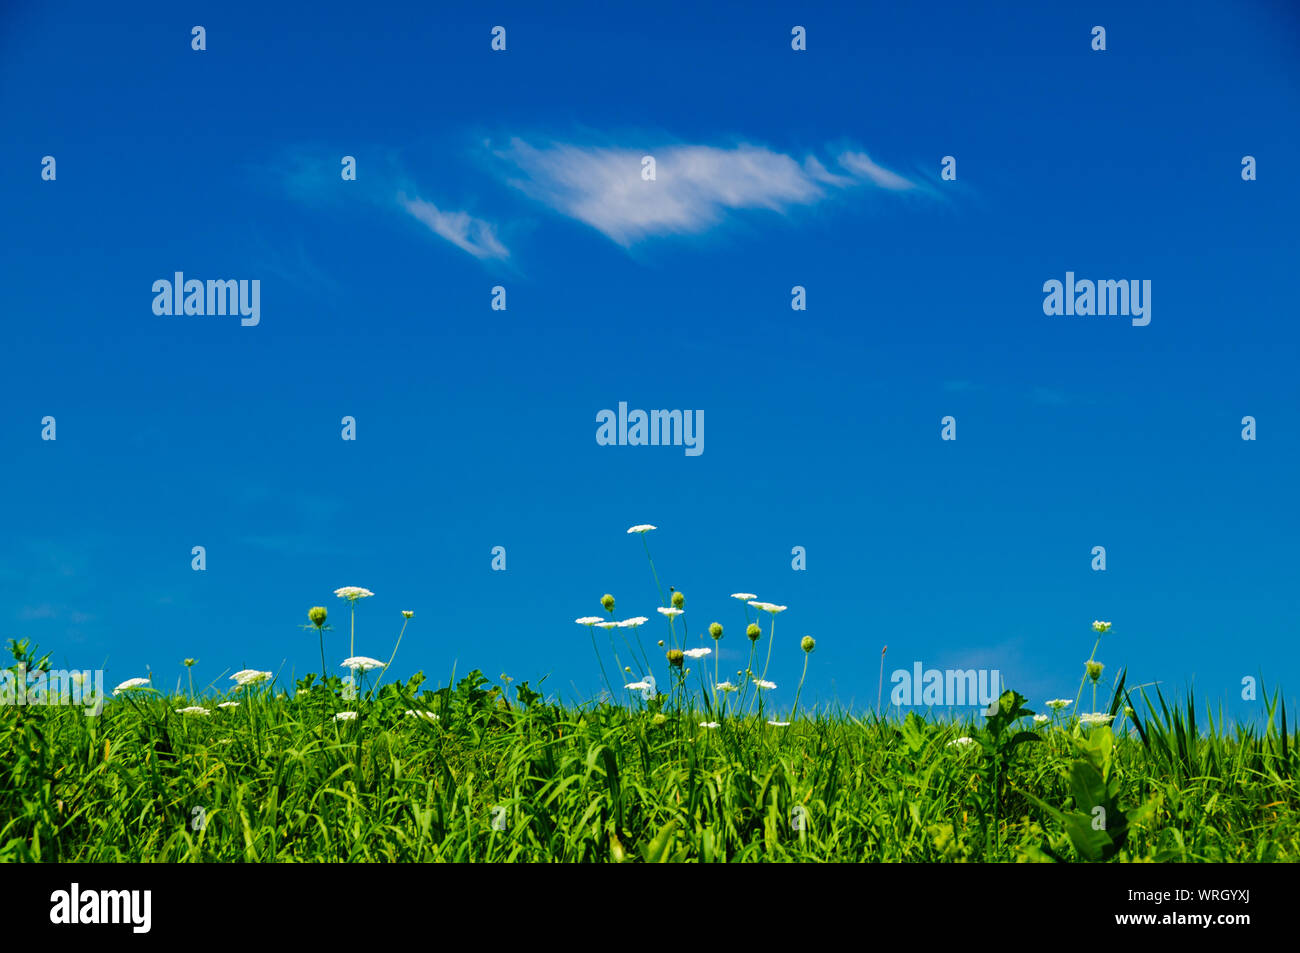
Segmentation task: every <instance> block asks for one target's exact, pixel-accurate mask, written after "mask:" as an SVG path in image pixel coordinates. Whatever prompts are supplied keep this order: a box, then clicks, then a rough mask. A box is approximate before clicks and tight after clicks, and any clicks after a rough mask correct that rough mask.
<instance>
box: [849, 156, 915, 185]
mask: <svg viewBox="0 0 1300 953" xmlns="http://www.w3.org/2000/svg"><path fill="white" fill-rule="evenodd" d="M839 164H840V168H842V169H847V170H848V171H849V172H851V173H852V174H853V175H855V176H857V177H858V178H862V179H867V180H868V181H870V182H873V183H875V184H876V185H878V186H880V187H881V188H882V189H890V190H891V191H894V192H902V191H904V190H906V189H911V188H915V185H914V183H912V182H909V181H908V180H907V179H905V178H903V177H902V176H901V175H899V174H898V173H896V172H890V171H889V170H888V169H886V168H884V167H883V166H880V165H877V164H876V163H874V162H872V161H871V157H870V156H868V155H867V154H866V153H863V152H845V153H844V154H842V155H841V156H840V157H839Z"/></svg>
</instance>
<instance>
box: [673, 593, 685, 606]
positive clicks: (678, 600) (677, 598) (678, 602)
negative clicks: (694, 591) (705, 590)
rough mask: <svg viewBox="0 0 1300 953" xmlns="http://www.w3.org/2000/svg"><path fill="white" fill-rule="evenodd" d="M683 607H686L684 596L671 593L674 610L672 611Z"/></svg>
mask: <svg viewBox="0 0 1300 953" xmlns="http://www.w3.org/2000/svg"><path fill="white" fill-rule="evenodd" d="M684 605H686V597H685V596H684V595H682V594H681V593H680V592H674V593H673V608H674V609H680V608H681V607H682V606H684Z"/></svg>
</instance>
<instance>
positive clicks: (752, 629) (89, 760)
mask: <svg viewBox="0 0 1300 953" xmlns="http://www.w3.org/2000/svg"><path fill="white" fill-rule="evenodd" d="M653 529H654V527H653V526H648V525H641V526H634V527H632V528H631V529H629V530H628V533H639V534H640V536H641V539H642V542H643V543H644V541H645V536H646V534H647V533H648V532H649V531H651V530H653ZM645 554H646V558H647V560H648V562H649V565H650V570H651V573H652V574H653V576H654V580H655V585H656V587H657V588H659V601H660V603H661V605H660V606H659V607H658V608H657V612H658V613H660V614H661V615H662V616H663V617H664V619H663V622H664V629H665V631H664V636H665V638H664V639H662V640H659V639H656V640H655V641H656V643H657V645H656V646H655V647H653V648H651V649H650V651H649V652H647V650H646V646H645V640H644V639H643V638H642V629H643V628H645V627H646V626H647V624H648V623H649V621H650V620H649V619H647V618H646V617H644V616H636V617H632V618H629V619H623V620H616V617H615V600H614V597H613V596H612V595H608V594H607V595H605V596H603V597H602V598H601V599H600V600H599V604H600V606H601V608H602V610H603V611H604V613H605V615H603V616H584V617H582V618H579V619H577V620H575V621H576V622H577V623H578V624H579V625H581V626H582V627H583V628H584V629H585V631H586V634H587V635H588V636H589V637H590V640H591V646H592V650H593V652H594V654H595V656H596V666H597V667H598V668H599V671H600V672H601V675H602V677H603V678H604V682H605V685H606V690H605V691H604V692H602V693H601V696H600V697H599V698H597V699H595V700H592V701H589V702H586V703H577V702H575V703H570V704H561V703H559V702H558V701H557V700H555V699H554V698H548V697H546V696H545V695H544V694H543V693H542V692H540V691H538V690H536V689H535V688H533V687H530V686H529V684H528V682H523V683H521V684H519V685H514V684H513V680H511V679H509V678H508V677H506V676H504V675H503V676H502V678H501V683H500V684H498V685H493V684H491V683H490V682H489V680H488V679H487V678H485V677H484V676H483V674H482V673H481V672H479V671H473V672H470V673H469V674H468V675H466V676H464V677H461V678H457V677H456V676H455V675H454V674H453V675H452V677H451V678H450V679H449V681H448V684H446V685H445V686H441V687H438V688H430V687H428V685H427V684H426V682H425V679H424V677H423V676H422V675H416V676H414V677H412V678H410V679H408V680H407V681H405V682H397V681H394V680H391V679H388V680H386V679H385V676H386V675H388V674H389V673H390V672H391V671H392V666H393V663H394V659H395V658H396V656H397V653H398V651H399V650H400V648H401V644H402V639H403V637H404V636H405V633H406V629H407V626H408V624H409V623H410V621H411V619H412V617H413V615H414V613H413V612H402V613H401V615H402V617H403V618H402V622H401V630H400V632H399V633H398V635H397V639H396V643H395V644H394V646H393V650H392V653H391V655H390V656H389V659H388V661H387V662H384V661H381V660H379V659H374V658H369V657H366V656H358V655H356V654H355V647H356V629H357V625H356V623H357V610H358V604H359V603H362V602H363V600H364V599H366V598H368V597H369V596H371V595H373V593H371V592H370V591H369V590H366V589H362V588H359V587H343V588H341V589H338V590H335V595H336V596H338V597H339V598H340V599H342V600H344V602H343V605H344V606H345V607H346V611H348V613H349V619H348V628H347V631H348V647H349V656H348V658H346V659H344V660H343V662H342V664H341V665H340V666H339V667H341V668H345V669H347V670H349V671H350V672H351V673H352V674H351V675H349V676H348V677H347V678H346V679H343V678H339V677H337V676H335V675H330V674H329V672H330V671H331V670H332V669H331V666H330V664H329V663H328V662H327V659H326V654H327V653H326V648H325V645H326V633H327V632H330V638H331V639H334V638H335V637H336V636H335V633H333V632H331V631H330V626H329V625H328V624H327V621H326V620H327V617H328V612H327V610H326V609H325V608H324V607H322V606H317V607H315V608H312V609H311V610H310V611H309V612H308V614H307V616H308V624H306V625H304V626H303V628H304V629H305V630H307V634H308V637H311V636H315V637H316V640H317V641H318V642H319V648H320V662H321V675H320V677H319V678H318V677H317V676H316V675H315V673H313V674H311V675H308V676H307V677H305V678H303V679H300V680H298V681H297V683H296V684H294V685H291V686H283V687H281V686H279V685H278V684H277V679H276V678H275V676H274V675H273V674H272V673H271V672H266V671H259V670H253V669H247V670H242V671H239V672H236V673H234V674H233V675H231V676H230V677H229V679H228V680H227V681H231V682H233V683H234V684H233V685H231V686H229V687H228V688H226V689H224V690H217V689H215V688H214V686H211V685H210V686H208V687H207V688H204V689H201V690H199V691H196V690H195V688H194V685H193V680H192V671H193V665H194V663H195V660H193V659H186V660H185V666H186V670H187V679H186V681H187V683H188V684H187V685H186V686H185V687H186V691H184V692H182V691H181V690H180V688H181V685H180V683H179V682H178V683H177V688H176V690H175V691H173V692H170V693H163V692H162V691H160V690H159V689H158V688H157V687H156V686H155V685H154V683H153V680H152V678H133V679H128V680H127V681H125V682H123V683H121V684H120V685H118V686H117V688H116V689H115V690H114V691H113V695H112V697H111V698H110V699H108V701H107V704H104V705H102V711H101V712H98V713H96V714H94V715H93V716H88V712H89V711H90V710H91V709H90V708H89V707H87V706H84V705H83V707H77V705H75V704H68V702H69V701H71V700H76V699H77V698H78V697H79V696H78V690H81V691H84V688H85V686H84V685H83V684H81V683H76V684H70V683H75V682H76V676H75V675H72V674H70V673H57V674H58V677H57V678H53V677H52V675H53V673H50V671H49V670H50V664H49V659H48V657H47V656H40V655H39V653H38V652H37V650H36V648H35V647H33V646H31V645H30V644H29V643H28V642H27V641H26V640H24V641H21V642H19V641H15V640H10V643H9V650H10V654H11V655H12V656H13V659H14V663H13V666H12V667H11V668H10V669H8V670H7V671H6V670H0V676H4V678H3V680H2V681H3V685H4V693H5V694H6V696H9V695H13V694H14V690H15V686H18V685H23V686H25V685H26V683H27V680H28V679H29V678H30V677H31V674H32V673H45V674H43V675H38V678H37V681H42V680H43V681H44V683H45V685H46V694H45V703H42V704H31V703H23V701H18V696H17V695H14V697H12V698H10V697H6V698H5V699H4V700H5V702H6V704H3V705H0V764H3V765H4V768H5V770H4V771H3V772H0V861H91V862H95V861H98V862H104V861H111V862H120V861H127V862H132V861H136V862H138V861H218V862H232V861H261V862H267V861H299V862H318V861H327V862H340V861H436V860H443V861H579V862H623V861H650V862H662V861H706V862H716V861H759V860H763V861H1031V862H1058V861H1078V860H1083V861H1109V860H1119V861H1197V862H1218V861H1296V860H1300V794H1298V793H1297V788H1296V775H1297V768H1298V767H1300V757H1298V756H1297V753H1296V741H1297V740H1298V739H1297V738H1296V736H1295V733H1294V732H1293V731H1291V730H1290V729H1289V728H1288V725H1287V713H1286V707H1285V704H1284V703H1283V702H1281V701H1280V700H1279V699H1280V698H1281V695H1280V693H1279V692H1277V691H1276V690H1275V691H1274V693H1273V695H1272V696H1271V697H1265V698H1264V701H1265V705H1264V708H1265V710H1266V718H1265V719H1264V720H1263V722H1262V724H1261V725H1240V724H1238V725H1235V726H1232V727H1229V726H1228V725H1227V722H1226V721H1225V720H1224V719H1223V718H1222V716H1220V717H1218V718H1215V717H1214V716H1213V715H1212V714H1211V712H1210V710H1209V709H1206V713H1205V715H1204V716H1202V717H1201V718H1200V719H1199V720H1198V718H1197V714H1196V704H1195V701H1194V699H1193V698H1191V697H1188V698H1186V699H1185V700H1182V701H1179V702H1172V703H1171V702H1167V700H1166V699H1165V697H1164V696H1163V694H1162V693H1161V692H1160V691H1159V690H1158V689H1155V690H1154V691H1155V694H1154V697H1151V696H1150V695H1149V694H1148V692H1147V687H1146V686H1136V687H1134V688H1132V689H1128V688H1126V686H1125V682H1126V676H1125V673H1124V672H1123V671H1121V672H1120V673H1119V674H1118V676H1117V677H1115V678H1114V679H1113V681H1112V682H1111V683H1109V685H1108V687H1107V688H1106V689H1105V690H1102V689H1101V684H1100V683H1101V676H1102V671H1103V668H1104V666H1103V664H1102V663H1101V662H1100V660H1099V659H1098V657H1097V653H1098V650H1099V648H1100V647H1101V645H1102V643H1103V640H1104V639H1107V638H1110V636H1109V635H1108V633H1109V632H1110V628H1111V624H1110V623H1109V622H1094V623H1093V629H1094V633H1095V636H1096V638H1095V641H1094V644H1093V651H1092V654H1091V655H1090V656H1089V657H1088V660H1087V662H1085V663H1084V672H1083V674H1082V677H1081V679H1080V681H1079V689H1078V692H1077V694H1076V696H1075V698H1074V699H1073V700H1071V699H1046V700H1044V703H1043V705H1041V706H1031V705H1029V704H1028V703H1027V700H1026V699H1025V698H1024V697H1022V696H1021V695H1020V694H1018V693H1017V692H1014V691H1010V690H1008V691H1003V692H1001V694H1000V696H999V697H997V698H992V697H990V698H989V699H988V701H989V702H991V704H990V705H988V707H987V708H982V707H977V708H974V709H969V710H970V711H971V714H970V715H969V716H968V717H967V718H966V719H965V720H963V721H953V720H952V719H951V718H949V717H947V716H943V717H929V718H922V717H919V716H918V715H917V714H916V713H915V711H913V712H911V713H908V714H907V715H906V716H905V717H904V716H902V715H901V709H899V708H888V707H887V708H885V709H884V713H883V714H876V713H868V714H866V715H865V716H855V715H853V714H852V713H849V712H845V711H843V710H833V709H829V710H828V709H826V708H819V709H815V710H811V711H809V710H806V709H800V707H799V703H800V697H801V695H802V690H803V684H804V678H806V676H807V673H808V666H809V663H810V661H811V660H812V658H813V656H814V652H815V650H816V642H815V640H814V639H813V638H811V637H808V636H805V637H803V638H801V639H798V640H796V639H795V638H794V637H791V636H786V637H785V641H784V642H779V640H778V638H777V635H776V629H777V625H778V618H779V616H780V615H781V613H782V612H784V611H785V609H786V607H785V606H780V605H775V604H772V603H767V602H760V601H758V600H757V597H756V596H754V595H753V594H752V593H734V594H733V597H734V598H735V599H737V600H738V601H739V602H740V603H741V604H742V605H743V606H744V611H745V616H744V617H745V621H746V627H745V629H744V630H743V633H742V634H741V635H740V636H736V635H735V634H733V635H731V636H728V637H729V638H732V639H736V638H740V639H743V640H744V641H742V642H741V644H742V645H744V644H745V643H746V642H747V643H748V649H749V652H748V654H749V663H748V664H747V665H746V667H745V668H744V669H741V670H738V671H737V672H736V674H735V683H733V682H732V681H731V679H730V678H728V679H725V680H724V679H722V677H721V674H722V673H721V672H720V671H719V657H720V654H721V653H720V652H714V651H713V649H712V648H709V647H707V646H704V645H696V646H695V647H692V648H686V647H685V646H686V642H687V640H686V635H685V627H684V626H683V625H681V620H680V619H679V616H680V615H682V614H683V613H684V611H685V610H684V608H683V607H684V605H685V596H684V595H683V594H682V593H681V592H678V591H675V590H673V589H669V590H668V592H666V593H665V592H664V591H663V589H662V587H660V586H659V576H658V572H657V571H656V569H655V566H654V561H653V559H652V558H651V556H650V550H649V546H648V545H646V546H645ZM751 609H752V610H753V611H752V612H751V611H750V610H751ZM764 622H765V623H766V628H764V625H763V624H762V623H764ZM706 631H707V635H706V634H705V632H698V633H697V641H700V642H702V641H704V640H705V639H706V638H707V639H711V641H712V642H713V645H714V647H718V648H720V644H719V643H720V640H721V639H722V638H723V636H724V634H725V633H724V632H723V628H722V626H721V625H720V624H718V623H712V624H711V625H710V626H709V627H708V629H707V630H706ZM598 634H599V638H598ZM778 642H779V644H780V645H782V646H784V647H785V648H783V649H782V651H786V650H788V651H793V652H798V653H800V654H801V656H802V660H803V668H802V671H803V676H802V677H801V679H800V682H799V685H798V687H797V688H796V691H795V693H794V696H793V704H792V706H791V709H790V711H788V712H785V711H782V712H776V711H773V710H771V708H770V704H769V695H770V692H771V691H772V690H774V689H775V688H776V686H775V685H774V684H772V683H771V682H769V681H767V673H768V670H769V666H770V663H771V659H772V652H773V648H774V646H775V645H777V644H778ZM602 643H604V644H602ZM620 644H621V648H620ZM710 656H712V657H711V658H710ZM651 658H654V659H656V661H655V662H654V663H652V662H651ZM625 660H626V661H627V662H628V663H630V664H624V662H625ZM710 668H712V671H710ZM611 669H612V670H613V672H614V675H615V678H614V679H611V678H610V676H609V673H610V670H611ZM656 671H657V672H659V678H660V679H662V681H657V680H656V676H655V674H654V673H655V672H656ZM224 674H225V673H224V672H223V673H222V675H223V676H224ZM971 674H972V675H973V674H974V673H971ZM881 681H882V683H883V652H882V661H881ZM1089 683H1091V684H1089ZM999 688H1000V686H999ZM663 689H666V691H665V690H663ZM995 690H996V689H995ZM1099 691H1100V697H1099ZM37 697H38V698H39V697H40V695H39V694H38V696H37ZM97 697H102V696H97ZM1085 698H1087V699H1088V702H1089V706H1090V707H1089V708H1088V710H1085V711H1083V712H1082V713H1080V711H1079V707H1080V704H1081V702H1083V700H1084V699H1085ZM51 699H54V700H61V702H62V703H58V704H51V703H49V701H50V700H51ZM24 700H25V701H28V702H30V699H26V698H25V697H24ZM81 700H82V701H83V702H84V696H81ZM1099 703H1101V707H1099ZM95 707H96V708H98V707H100V706H99V704H98V703H97V704H96V706H95ZM1040 707H1041V708H1042V709H1043V710H1042V711H1039V710H1038V709H1039V708H1040ZM891 712H892V713H891Z"/></svg>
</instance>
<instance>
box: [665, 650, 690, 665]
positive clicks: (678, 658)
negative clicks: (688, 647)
mask: <svg viewBox="0 0 1300 953" xmlns="http://www.w3.org/2000/svg"><path fill="white" fill-rule="evenodd" d="M685 658H686V655H685V653H683V652H682V650H681V649H669V650H668V664H669V665H675V666H677V667H678V668H681V667H682V660H683V659H685Z"/></svg>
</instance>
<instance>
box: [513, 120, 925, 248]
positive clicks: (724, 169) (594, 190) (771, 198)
mask: <svg viewBox="0 0 1300 953" xmlns="http://www.w3.org/2000/svg"><path fill="white" fill-rule="evenodd" d="M644 155H652V156H654V158H655V173H656V174H655V179H654V181H646V180H644V179H643V178H642V161H641V160H642V156H644ZM497 156H498V157H499V158H501V159H503V160H504V161H506V162H507V163H508V164H509V165H511V166H512V167H513V169H514V170H515V172H514V173H513V174H512V175H511V176H510V177H509V182H510V184H511V185H512V186H514V187H515V188H518V189H519V190H520V191H522V192H524V193H525V194H526V195H529V196H531V197H532V198H534V199H537V200H538V201H541V202H543V203H545V204H546V205H548V206H550V207H551V208H553V209H555V210H556V211H558V212H561V213H562V214H564V215H568V216H569V217H571V218H575V219H577V220H578V221H581V222H585V223H586V224H588V225H590V226H592V227H593V228H596V229H598V230H599V231H601V232H603V233H604V234H605V235H607V236H609V237H610V238H611V239H613V240H614V241H616V242H618V243H619V244H622V245H630V244H632V243H633V242H636V241H638V240H640V239H642V238H645V237H647V236H649V235H664V234H686V233H692V232H700V231H703V230H705V229H707V228H709V227H711V226H713V225H715V224H717V223H719V222H720V221H721V220H722V219H723V218H725V216H726V215H727V213H728V212H730V211H734V210H740V209H767V210H770V211H774V212H778V213H785V212H787V211H788V210H789V209H791V208H794V207H796V206H809V205H814V204H816V203H818V202H821V201H824V200H825V199H827V198H828V197H829V196H831V195H833V194H837V193H840V192H843V191H845V190H847V189H850V188H854V187H857V186H861V185H868V184H869V185H874V186H877V187H880V188H885V189H889V190H891V191H899V190H902V189H906V188H911V187H912V183H911V182H909V181H908V180H907V179H905V178H903V177H902V176H900V175H898V174H896V173H894V172H891V171H889V170H888V169H885V168H883V167H881V166H879V165H877V164H876V163H875V162H873V161H872V160H871V159H870V158H869V157H867V156H866V155H865V154H863V153H858V152H845V153H843V154H841V155H840V156H839V157H838V159H837V164H838V165H839V167H840V169H841V170H843V173H846V174H837V173H833V172H831V171H829V170H828V169H827V168H826V166H825V165H824V164H823V163H822V162H821V161H820V160H818V159H817V158H816V157H814V156H808V157H807V158H806V159H804V160H803V161H802V162H800V161H799V160H797V159H795V158H794V157H793V156H790V155H786V154H785V153H781V152H775V151H773V150H771V149H767V148H763V147H761V146H752V145H744V144H742V145H737V146H733V147H730V148H721V147H717V146H705V145H673V146H667V147H662V148H657V149H646V150H637V149H626V148H611V147H592V146H578V145H572V144H565V143H556V144H551V145H548V146H545V147H542V148H538V147H535V146H532V145H530V144H529V143H527V142H525V141H523V140H521V139H514V140H512V141H511V143H510V146H509V147H508V148H506V149H504V150H499V151H498V152H497Z"/></svg>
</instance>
